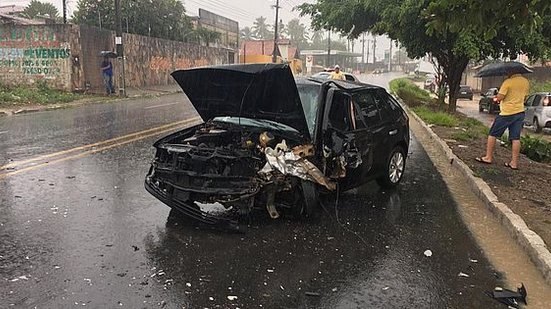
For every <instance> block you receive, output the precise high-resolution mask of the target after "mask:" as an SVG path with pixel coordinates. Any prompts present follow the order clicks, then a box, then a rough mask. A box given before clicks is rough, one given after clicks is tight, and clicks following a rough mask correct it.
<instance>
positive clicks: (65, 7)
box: [63, 0, 67, 24]
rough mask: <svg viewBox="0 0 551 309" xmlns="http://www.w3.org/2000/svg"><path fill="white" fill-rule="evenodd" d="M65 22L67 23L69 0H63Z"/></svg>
mask: <svg viewBox="0 0 551 309" xmlns="http://www.w3.org/2000/svg"><path fill="white" fill-rule="evenodd" d="M63 23H64V24H66V23H67V0H63Z"/></svg>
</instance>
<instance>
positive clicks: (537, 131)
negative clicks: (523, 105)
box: [532, 117, 542, 133]
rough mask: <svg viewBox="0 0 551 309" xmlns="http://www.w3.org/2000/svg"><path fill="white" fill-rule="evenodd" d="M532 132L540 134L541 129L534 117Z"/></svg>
mask: <svg viewBox="0 0 551 309" xmlns="http://www.w3.org/2000/svg"><path fill="white" fill-rule="evenodd" d="M532 125H533V128H534V132H536V133H541V131H542V127H541V126H540V123H539V121H538V118H536V117H534V122H533V123H532Z"/></svg>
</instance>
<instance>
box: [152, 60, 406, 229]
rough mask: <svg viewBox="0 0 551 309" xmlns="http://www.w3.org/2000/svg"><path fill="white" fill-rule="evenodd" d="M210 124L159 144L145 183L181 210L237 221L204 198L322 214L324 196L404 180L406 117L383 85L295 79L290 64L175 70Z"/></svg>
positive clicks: (244, 207)
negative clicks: (212, 208) (321, 197)
mask: <svg viewBox="0 0 551 309" xmlns="http://www.w3.org/2000/svg"><path fill="white" fill-rule="evenodd" d="M172 76H173V77H174V79H175V80H176V82H178V84H179V85H180V87H181V88H182V90H183V91H184V93H185V94H186V95H187V97H188V98H189V100H190V101H191V103H192V104H193V106H194V107H195V109H196V110H197V112H198V113H199V115H200V116H201V118H203V120H205V121H206V122H205V123H203V124H200V125H197V126H194V127H191V128H187V129H184V130H181V131H178V132H176V133H173V134H171V135H168V136H166V137H163V138H162V139H160V140H159V141H157V142H156V143H155V144H154V146H155V148H156V150H157V152H156V154H155V158H154V160H153V162H152V164H151V167H150V169H149V172H148V174H147V176H146V178H145V188H146V189H147V191H148V192H150V193H151V194H152V195H153V196H155V197H156V198H158V199H159V200H160V201H162V202H163V203H165V204H166V205H168V206H169V207H171V208H173V209H174V210H176V211H179V212H180V213H182V214H184V215H187V216H189V217H192V218H195V219H197V220H200V221H202V222H204V223H208V224H215V225H222V226H226V227H229V228H236V227H238V225H237V224H236V223H237V222H235V220H230V219H228V216H226V215H219V214H215V213H212V212H209V211H208V210H209V208H206V207H207V206H208V205H212V204H216V205H218V206H219V207H224V208H226V209H232V211H234V212H236V213H239V214H240V215H241V216H248V214H249V213H250V212H251V211H253V210H254V209H266V210H267V211H268V214H269V215H270V217H272V218H274V219H275V218H278V217H279V213H280V212H286V211H289V212H291V213H295V214H296V215H299V216H309V215H311V214H313V213H314V212H316V211H317V210H319V209H318V205H319V200H318V198H319V194H322V193H326V194H332V193H334V192H338V191H344V190H348V189H351V188H354V187H358V186H360V185H362V184H364V183H366V182H368V181H371V180H376V181H377V182H378V183H379V184H380V185H381V186H383V187H387V188H389V187H394V186H396V185H398V184H399V183H400V180H401V179H402V176H403V174H404V170H405V166H406V158H407V153H408V147H409V138H410V135H409V124H408V122H409V118H408V116H407V114H406V113H405V111H404V110H403V109H402V107H401V106H400V104H399V103H398V102H397V101H396V100H395V99H394V98H393V97H392V96H391V95H389V94H388V93H387V92H386V90H385V89H384V88H381V87H378V86H373V85H368V84H361V83H350V82H346V81H340V80H321V79H298V80H295V79H294V78H293V75H292V73H291V70H290V68H289V66H288V65H285V64H249V65H225V66H214V67H204V68H196V69H188V70H179V71H176V72H174V73H172Z"/></svg>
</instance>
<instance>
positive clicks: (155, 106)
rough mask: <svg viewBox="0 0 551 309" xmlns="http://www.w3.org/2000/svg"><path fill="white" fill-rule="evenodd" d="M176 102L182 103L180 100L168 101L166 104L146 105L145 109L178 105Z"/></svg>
mask: <svg viewBox="0 0 551 309" xmlns="http://www.w3.org/2000/svg"><path fill="white" fill-rule="evenodd" d="M176 104H180V102H174V103H166V104H161V105H153V106H148V107H145V108H144V109H152V108H157V107H163V106H170V105H176Z"/></svg>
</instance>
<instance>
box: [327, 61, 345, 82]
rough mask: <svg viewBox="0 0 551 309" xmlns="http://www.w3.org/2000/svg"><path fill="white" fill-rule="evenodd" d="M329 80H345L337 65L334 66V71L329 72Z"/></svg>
mask: <svg viewBox="0 0 551 309" xmlns="http://www.w3.org/2000/svg"><path fill="white" fill-rule="evenodd" d="M330 77H331V79H340V80H345V79H346V78H345V77H344V74H343V73H342V72H341V67H339V65H338V64H337V65H336V66H335V70H334V71H333V72H331V76H330Z"/></svg>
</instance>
